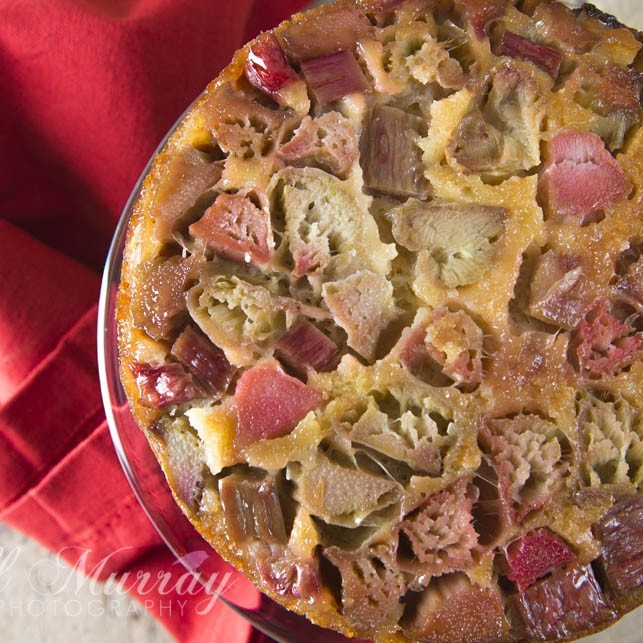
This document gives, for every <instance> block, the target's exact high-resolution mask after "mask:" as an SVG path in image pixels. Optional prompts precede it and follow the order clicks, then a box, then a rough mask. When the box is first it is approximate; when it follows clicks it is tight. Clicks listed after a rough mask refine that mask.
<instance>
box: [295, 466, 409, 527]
mask: <svg viewBox="0 0 643 643" xmlns="http://www.w3.org/2000/svg"><path fill="white" fill-rule="evenodd" d="M288 478H289V479H290V480H292V481H293V482H294V483H295V485H296V490H295V491H294V493H293V497H294V498H295V500H297V502H299V503H300V504H301V506H302V507H304V509H305V510H306V511H307V512H308V513H309V514H311V515H312V516H317V517H318V518H320V519H321V520H323V521H324V522H325V523H327V524H329V525H339V526H342V527H359V526H360V525H361V524H362V523H363V522H364V521H365V520H367V519H368V516H370V515H371V514H373V513H374V512H376V511H380V510H382V509H384V508H385V507H389V506H390V505H392V504H393V503H394V502H396V501H397V500H398V499H399V497H400V491H401V488H400V485H399V483H398V482H396V481H395V480H391V479H390V478H385V477H383V476H381V475H375V474H373V473H370V472H369V471H363V470H362V469H358V468H357V467H349V466H343V465H341V464H337V463H335V462H333V461H331V460H330V459H329V458H327V457H326V456H321V455H319V456H317V458H316V460H315V461H314V463H311V465H309V466H308V467H306V469H302V468H301V467H291V468H289V470H288Z"/></svg>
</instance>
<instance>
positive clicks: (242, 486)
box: [219, 473, 286, 544]
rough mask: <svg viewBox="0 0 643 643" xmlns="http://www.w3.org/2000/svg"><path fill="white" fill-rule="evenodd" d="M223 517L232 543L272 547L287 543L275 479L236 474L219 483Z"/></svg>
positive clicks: (222, 479) (257, 475)
mask: <svg viewBox="0 0 643 643" xmlns="http://www.w3.org/2000/svg"><path fill="white" fill-rule="evenodd" d="M219 494H220V497H221V505H222V507H223V516H224V518H225V521H226V525H227V527H228V532H229V534H230V540H231V542H233V543H236V544H243V543H247V542H251V541H260V542H266V543H269V544H283V543H285V542H286V528H285V525H284V517H283V513H282V509H281V503H280V502H279V494H278V491H277V484H276V483H275V481H274V479H272V478H269V477H265V478H262V477H260V476H259V474H256V475H250V476H249V475H247V474H243V473H232V474H231V475H229V476H226V477H224V478H221V479H220V480H219Z"/></svg>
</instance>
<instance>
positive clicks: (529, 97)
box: [446, 60, 549, 178]
mask: <svg viewBox="0 0 643 643" xmlns="http://www.w3.org/2000/svg"><path fill="white" fill-rule="evenodd" d="M548 84H549V81H543V79H542V78H539V77H538V76H536V75H535V74H533V73H531V70H530V69H529V68H528V66H527V65H525V64H524V63H523V62H521V61H516V60H504V61H502V62H501V63H500V64H498V65H497V66H496V67H495V68H494V70H493V74H492V77H491V78H490V79H489V80H488V81H487V83H486V84H485V91H484V92H483V94H482V96H481V97H480V99H479V100H478V101H476V102H475V103H474V104H472V106H471V110H470V112H469V113H468V114H467V115H466V116H465V117H464V118H463V119H462V121H461V123H460V124H459V125H458V127H457V128H456V130H455V131H454V132H453V135H452V136H451V140H450V141H449V144H448V145H447V148H446V155H447V161H448V163H449V165H451V167H453V168H454V169H456V170H460V171H464V172H465V173H467V174H470V173H474V174H484V175H490V176H497V177H503V178H508V177H509V176H512V175H515V174H518V173H520V172H524V171H526V170H531V169H532V168H533V167H535V166H537V165H539V164H540V143H541V138H542V133H541V130H542V129H543V128H542V121H543V118H544V116H545V110H546V101H545V100H544V99H543V95H545V94H546V92H547V91H548V89H549V88H548ZM487 88H488V89H487Z"/></svg>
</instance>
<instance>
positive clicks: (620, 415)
mask: <svg viewBox="0 0 643 643" xmlns="http://www.w3.org/2000/svg"><path fill="white" fill-rule="evenodd" d="M578 437H579V452H580V454H581V457H580V473H581V476H582V480H583V483H584V484H585V485H587V486H590V487H595V488H596V487H600V486H601V485H604V484H605V485H620V486H621V487H623V488H627V487H631V486H633V487H638V486H639V485H640V483H641V481H642V480H643V448H642V447H643V444H642V438H643V416H642V414H641V410H640V409H638V408H636V407H635V406H633V405H632V404H631V403H630V402H628V401H627V400H626V399H625V398H624V397H623V396H622V395H614V396H613V395H608V394H606V393H605V392H604V391H600V390H599V391H592V390H583V391H581V394H580V395H579V400H578Z"/></svg>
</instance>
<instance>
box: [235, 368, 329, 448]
mask: <svg viewBox="0 0 643 643" xmlns="http://www.w3.org/2000/svg"><path fill="white" fill-rule="evenodd" d="M322 401H323V398H322V395H321V393H319V392H318V391H316V390H315V389H313V388H311V387H309V386H306V384H303V383H302V382H300V381H299V380H298V379H295V378H294V377H290V375H286V373H284V372H283V370H282V369H281V367H280V366H279V364H278V363H277V362H276V361H275V362H272V361H267V362H264V363H262V364H258V365H257V366H254V367H252V368H250V369H248V370H247V371H245V372H244V373H242V375H241V377H240V378H239V381H238V382H237V387H236V390H235V393H234V398H233V404H234V406H235V407H236V409H237V416H238V424H237V433H236V436H235V444H236V446H237V447H239V448H243V447H246V446H249V445H250V444H253V443H254V442H257V441H258V440H269V439H272V438H278V437H281V436H283V435H287V434H288V433H290V432H291V431H292V430H293V429H294V428H295V427H296V426H297V424H298V423H299V421H300V420H302V419H303V418H304V417H305V416H306V415H308V413H309V412H310V411H312V410H313V409H316V408H317V407H318V406H320V404H321V403H322Z"/></svg>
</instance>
